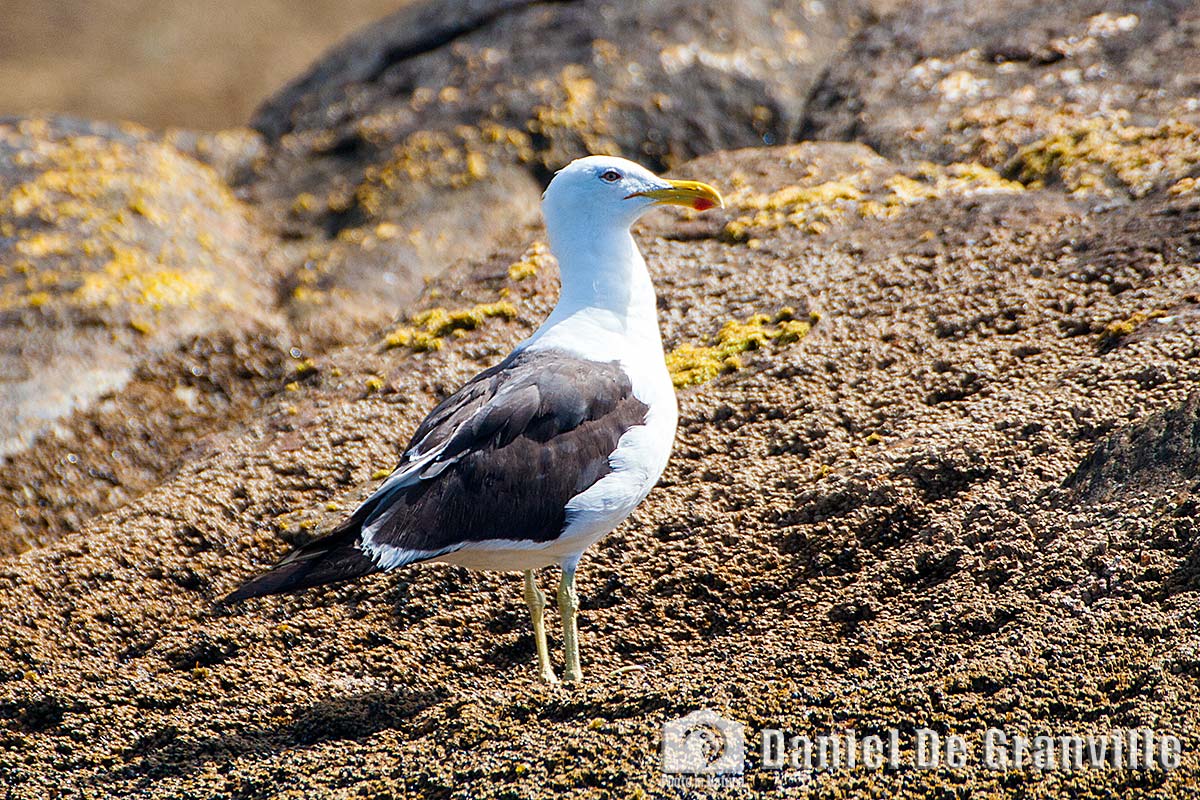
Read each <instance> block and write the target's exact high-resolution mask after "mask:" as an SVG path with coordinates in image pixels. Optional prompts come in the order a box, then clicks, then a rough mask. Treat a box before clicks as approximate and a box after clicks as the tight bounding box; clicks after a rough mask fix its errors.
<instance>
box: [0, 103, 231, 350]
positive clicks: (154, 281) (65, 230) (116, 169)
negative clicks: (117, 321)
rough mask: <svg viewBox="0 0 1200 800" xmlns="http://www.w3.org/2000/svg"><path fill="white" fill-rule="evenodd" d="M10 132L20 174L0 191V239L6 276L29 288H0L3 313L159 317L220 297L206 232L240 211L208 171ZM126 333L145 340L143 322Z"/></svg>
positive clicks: (136, 147) (41, 131) (164, 150)
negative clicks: (132, 310)
mask: <svg viewBox="0 0 1200 800" xmlns="http://www.w3.org/2000/svg"><path fill="white" fill-rule="evenodd" d="M8 130H10V131H11V130H13V128H12V127H10V128H8ZM15 130H16V131H17V133H18V134H19V135H20V136H22V137H27V139H25V140H24V141H20V142H19V144H20V147H21V148H22V149H20V151H19V152H17V153H16V154H15V155H14V156H13V161H14V164H15V165H17V166H18V167H19V168H20V169H22V170H28V171H29V174H28V175H27V176H26V177H24V179H23V180H22V181H21V182H19V183H15V184H13V185H10V187H8V188H6V189H5V190H3V191H0V220H3V222H2V223H0V229H2V230H3V235H4V237H6V238H11V239H13V240H14V241H13V243H12V245H11V250H10V251H9V253H8V254H7V255H8V256H9V259H8V260H9V263H10V264H11V265H12V268H13V269H14V270H15V271H16V272H17V273H18V274H29V275H31V276H33V278H34V280H33V281H32V282H28V281H27V282H15V281H11V280H9V281H7V282H5V283H4V284H3V285H0V308H23V307H24V308H38V307H41V306H44V305H47V304H51V303H53V304H58V305H64V306H72V307H85V308H118V307H125V306H141V307H143V308H148V309H151V310H160V309H163V308H167V307H174V306H190V305H193V304H194V303H196V302H197V301H198V300H200V299H202V298H203V299H207V300H210V301H212V300H218V299H220V298H223V297H225V296H226V294H225V293H226V291H227V289H225V288H224V287H219V286H217V285H215V283H214V281H213V276H212V274H211V273H210V272H209V271H208V267H209V266H211V264H212V260H213V259H215V258H216V257H219V256H222V255H225V254H223V253H221V252H218V251H217V248H216V243H215V242H214V241H213V239H212V237H211V235H209V234H208V233H207V231H206V230H205V225H206V224H207V223H208V222H209V219H208V217H209V215H211V214H222V213H225V212H228V211H231V210H233V211H235V212H236V210H237V201H236V200H235V199H234V198H233V196H232V195H231V194H230V193H229V191H228V190H227V189H225V188H224V186H223V184H222V183H221V181H220V180H219V179H216V177H215V175H214V174H213V173H212V171H211V169H209V168H208V167H206V166H204V165H202V164H199V163H197V162H194V161H192V160H191V159H188V158H187V157H186V156H183V155H182V154H181V153H179V152H177V151H175V150H174V149H172V148H170V147H168V146H165V145H162V144H159V143H156V142H152V141H148V140H143V139H137V138H135V139H130V140H114V139H109V138H105V137H102V136H97V135H90V134H80V135H71V136H64V137H61V138H56V137H55V136H54V135H53V134H52V132H51V131H50V128H49V124H48V123H46V122H45V121H43V120H25V121H21V122H19V123H16V124H15ZM139 135H140V134H139ZM181 187H183V188H182V189H181ZM47 227H49V228H50V230H46V228H47ZM197 245H199V247H200V248H201V249H203V250H204V251H205V252H204V253H202V254H200V255H199V256H197V255H196V254H194V252H193V251H194V250H195V248H196V246H197ZM3 255H4V254H0V257H3ZM12 255H17V256H22V257H25V258H28V259H31V261H25V260H23V259H22V260H13V259H12V258H11V256H12ZM125 322H126V323H128V324H129V326H130V327H131V328H133V329H134V330H138V328H139V326H141V327H144V328H145V330H146V331H149V330H150V329H151V326H150V324H149V322H148V321H147V320H146V319H145V318H144V311H141V312H138V313H137V314H136V316H135V315H131V316H130V317H129V318H128V319H126V320H125Z"/></svg>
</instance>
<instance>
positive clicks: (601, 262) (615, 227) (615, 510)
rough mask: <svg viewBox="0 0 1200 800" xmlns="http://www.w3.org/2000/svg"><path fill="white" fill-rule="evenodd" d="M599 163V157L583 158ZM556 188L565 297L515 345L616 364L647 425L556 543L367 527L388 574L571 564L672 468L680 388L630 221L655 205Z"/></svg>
mask: <svg viewBox="0 0 1200 800" xmlns="http://www.w3.org/2000/svg"><path fill="white" fill-rule="evenodd" d="M593 160H599V159H584V161H593ZM604 162H605V163H612V164H616V165H617V166H618V168H619V169H621V170H622V171H623V172H624V173H625V174H626V175H627V176H630V178H631V179H632V178H636V179H637V180H640V181H641V182H642V183H641V185H639V186H637V187H634V188H638V189H643V188H661V187H663V186H665V185H666V184H665V183H663V182H662V181H661V180H660V179H658V178H656V177H655V176H654V175H653V174H652V173H650V172H648V171H646V170H644V169H642V168H641V167H639V166H637V165H636V164H633V163H632V162H628V161H625V160H623V159H614V158H609V159H604ZM575 163H576V164H580V163H581V162H575ZM573 166H574V165H573ZM568 169H570V168H568ZM556 182H557V179H556ZM585 187H586V184H585ZM603 188H605V187H603V186H601V189H603ZM611 188H617V187H611ZM554 192H555V186H554V184H551V188H550V189H549V190H548V191H547V195H546V199H545V202H544V203H543V211H544V213H545V216H546V229H547V233H548V235H549V238H550V249H551V252H553V253H554V255H555V257H556V258H557V260H558V264H559V270H560V273H561V275H562V292H561V294H560V296H559V301H558V304H557V305H556V306H555V308H554V311H553V312H551V314H550V316H549V317H547V318H546V321H545V322H543V323H542V325H541V327H539V328H538V329H537V331H535V332H534V334H533V335H532V336H530V337H529V338H528V339H526V340H525V341H524V342H522V343H521V344H520V345H518V347H517V349H518V350H520V349H529V350H536V349H555V350H561V351H564V352H567V353H570V354H572V355H575V356H578V357H579V358H583V359H587V360H590V361H597V362H604V363H610V362H613V361H616V362H618V363H619V364H620V367H621V369H622V370H624V371H625V373H626V374H627V375H628V376H629V379H630V382H631V384H632V386H633V394H634V396H635V397H636V398H637V399H638V400H640V401H642V402H643V403H645V404H646V406H647V408H648V411H647V413H646V419H645V422H644V423H643V424H641V425H637V426H634V427H633V428H631V429H629V430H628V431H627V432H626V433H625V434H624V435H623V436H622V437H621V438H620V440H619V441H618V442H617V448H616V449H615V450H614V451H613V453H612V455H611V456H610V457H609V467H610V472H608V473H607V474H606V475H604V476H603V477H602V478H601V479H600V480H598V481H597V482H596V483H594V484H593V485H592V486H591V487H589V488H588V489H586V490H585V491H583V492H582V493H580V494H578V495H576V496H575V497H573V498H571V500H570V501H569V502H568V503H567V507H566V508H567V525H566V528H565V530H564V531H563V533H562V535H561V536H559V537H558V538H557V539H553V540H551V541H549V542H534V541H530V540H528V539H525V538H523V535H522V533H523V532H522V531H513V532H512V538H497V539H489V540H486V541H479V542H466V543H464V544H463V545H462V546H461V547H458V548H457V549H455V550H452V551H450V552H446V553H442V554H431V553H426V552H424V551H413V550H406V549H403V548H397V547H391V546H389V545H386V544H381V543H376V542H374V532H375V531H374V530H373V529H371V528H368V529H365V530H364V531H363V537H362V543H361V545H360V547H361V548H362V549H363V550H364V552H367V553H369V554H370V555H372V557H374V558H375V559H376V561H377V562H378V563H379V565H380V566H381V567H383V568H385V569H388V568H391V567H392V566H402V565H404V564H408V563H412V562H413V561H420V560H426V559H431V558H433V559H436V560H439V561H446V562H450V563H453V564H459V565H462V566H466V567H471V568H473V569H497V570H526V569H537V568H539V567H544V566H548V565H550V564H568V565H571V564H574V562H576V561H578V560H579V557H580V556H581V555H582V554H583V552H584V550H586V549H587V548H588V547H590V546H591V545H593V544H595V543H596V542H597V541H599V540H600V539H601V538H603V537H604V536H606V535H607V534H609V533H610V532H612V530H613V529H614V528H616V527H617V526H618V525H620V524H621V523H622V522H623V521H624V520H625V519H626V518H627V517H628V516H629V515H630V514H631V513H633V510H634V509H635V508H636V507H637V506H638V504H639V503H641V502H642V500H644V499H645V498H646V495H647V494H649V493H650V490H651V489H652V488H653V487H654V485H655V484H656V483H658V479H659V477H660V476H661V475H662V471H663V469H664V468H665V467H666V465H667V459H668V458H669V457H670V454H671V445H672V442H673V441H674V439H675V426H676V422H677V420H678V407H677V404H676V400H675V388H674V386H673V385H672V383H671V376H670V374H669V373H668V372H667V367H666V363H665V361H664V358H663V347H662V336H661V334H660V332H659V328H658V313H657V299H656V297H655V293H654V285H653V284H652V283H651V281H650V275H649V273H648V272H647V271H646V262H645V260H644V259H643V258H642V254H641V252H640V251H639V250H638V247H637V244H636V243H635V242H634V240H633V236H632V235H630V233H629V227H630V225H631V224H632V223H633V222H634V221H635V220H636V219H637V218H638V217H639V216H640V215H641V214H642V213H643V212H644V211H645V210H646V209H647V208H648V207H649V206H650V205H651V202H650V201H648V200H643V199H641V198H636V199H633V200H624V197H623V196H624V195H625V194H628V191H627V189H626V190H622V191H621V192H619V193H617V194H615V195H614V194H613V193H611V192H610V193H609V195H608V196H604V197H600V198H596V199H595V200H594V201H592V200H591V199H590V198H587V197H586V196H583V197H581V194H582V193H580V192H575V191H573V190H570V191H564V192H562V193H561V194H560V195H559V196H558V197H555V196H552V195H553V193H554ZM613 197H615V198H616V201H615V202H614V201H613ZM447 438H449V437H447ZM431 458H436V450H435V451H431V452H430V453H426V454H423V455H422V456H421V457H420V458H419V459H418V460H417V462H415V463H413V464H412V465H411V466H409V467H406V468H405V469H404V471H403V473H401V472H397V473H396V474H394V475H392V476H391V477H390V478H389V479H388V480H387V482H386V483H384V484H383V486H382V487H380V490H381V491H382V490H384V489H388V488H394V487H398V486H402V485H406V484H407V483H411V482H415V481H416V480H419V478H418V475H419V473H420V471H421V470H422V469H423V468H424V466H425V463H426V462H427V461H428V460H429V459H431Z"/></svg>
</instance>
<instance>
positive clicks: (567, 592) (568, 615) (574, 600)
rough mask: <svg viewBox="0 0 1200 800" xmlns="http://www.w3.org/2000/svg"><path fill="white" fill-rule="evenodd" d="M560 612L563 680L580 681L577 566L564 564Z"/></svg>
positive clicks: (560, 585)
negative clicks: (563, 662) (576, 592)
mask: <svg viewBox="0 0 1200 800" xmlns="http://www.w3.org/2000/svg"><path fill="white" fill-rule="evenodd" d="M558 610H559V612H560V613H562V627H563V651H564V661H565V664H564V666H563V680H564V681H568V682H570V681H579V680H581V679H582V678H583V672H582V670H580V669H579V631H578V629H577V628H576V627H575V617H576V615H577V614H578V613H579V597H578V595H576V594H575V564H573V563H568V564H563V568H562V583H560V584H559V585H558Z"/></svg>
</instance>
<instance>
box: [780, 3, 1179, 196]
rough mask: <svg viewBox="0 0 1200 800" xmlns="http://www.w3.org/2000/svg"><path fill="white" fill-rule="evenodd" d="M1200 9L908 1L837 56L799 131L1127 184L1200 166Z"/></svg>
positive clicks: (1059, 181) (1158, 183) (1141, 185)
mask: <svg viewBox="0 0 1200 800" xmlns="http://www.w3.org/2000/svg"><path fill="white" fill-rule="evenodd" d="M1198 96H1200V8H1198V7H1197V6H1196V4H1195V3H1191V2H1187V0H1168V1H1167V2H1122V3H1110V2H1104V1H1103V0H1067V2H1057V3H1042V2H1037V0H1007V1H1006V2H1000V3H974V2H968V1H967V0H935V2H927V3H912V4H909V5H907V6H906V7H904V8H902V9H901V10H900V11H898V12H897V13H896V14H894V15H892V16H890V17H889V18H887V19H885V20H884V21H883V22H881V23H880V24H878V25H873V26H870V27H868V28H866V29H864V30H863V31H862V32H861V33H860V34H859V35H858V36H857V37H855V39H854V40H853V41H852V42H850V43H849V45H848V46H847V47H845V48H844V50H843V52H842V54H841V55H840V57H839V58H837V59H835V60H834V62H833V64H832V65H831V66H830V68H829V71H828V73H827V74H826V75H825V76H824V77H823V78H822V80H821V82H820V83H819V84H818V85H817V87H816V89H815V91H814V92H813V97H812V100H811V102H810V103H809V104H808V106H807V108H806V110H805V115H804V122H803V124H802V125H801V132H800V135H801V136H802V137H803V138H811V139H848V140H856V141H861V142H865V143H866V144H868V145H870V146H872V147H874V148H875V149H876V150H878V151H879V152H880V153H882V154H884V155H886V156H891V157H903V158H907V159H914V160H915V159H929V160H934V161H940V162H945V161H953V160H961V159H970V160H980V161H982V162H983V163H985V164H987V165H989V166H995V167H1002V168H1003V169H1004V170H1005V171H1006V172H1007V173H1008V174H1009V177H1020V178H1022V179H1023V180H1026V181H1027V182H1028V181H1034V180H1036V181H1041V182H1043V183H1046V184H1049V185H1056V186H1064V187H1065V188H1067V189H1068V190H1096V189H1107V190H1108V191H1110V192H1116V193H1118V194H1120V195H1124V194H1126V193H1132V194H1145V193H1146V192H1148V191H1150V190H1151V189H1152V188H1165V187H1169V186H1173V185H1179V182H1180V181H1184V183H1183V185H1182V186H1181V188H1189V189H1190V188H1191V187H1192V186H1194V185H1195V184H1194V180H1195V178H1196V175H1197V173H1198V172H1200V129H1197V127H1196V126H1197V125H1200V103H1198V102H1197V97H1198Z"/></svg>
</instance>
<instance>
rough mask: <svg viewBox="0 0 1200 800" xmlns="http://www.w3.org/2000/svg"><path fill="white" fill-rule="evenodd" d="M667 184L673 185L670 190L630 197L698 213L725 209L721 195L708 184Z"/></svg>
mask: <svg viewBox="0 0 1200 800" xmlns="http://www.w3.org/2000/svg"><path fill="white" fill-rule="evenodd" d="M667 183H669V184H671V186H670V187H669V188H664V189H651V190H649V191H645V192H634V193H633V194H631V195H629V197H649V198H652V199H653V200H654V204H655V205H666V206H687V207H688V208H694V209H696V210H697V211H707V210H708V209H710V208H724V207H725V201H724V200H722V199H721V193H720V192H718V191H717V190H716V189H714V188H713V187H711V186H709V185H708V184H707V183H701V182H700V181H667ZM627 199H628V198H627Z"/></svg>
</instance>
